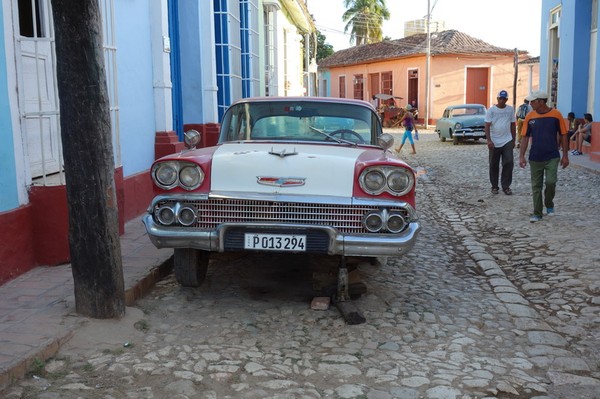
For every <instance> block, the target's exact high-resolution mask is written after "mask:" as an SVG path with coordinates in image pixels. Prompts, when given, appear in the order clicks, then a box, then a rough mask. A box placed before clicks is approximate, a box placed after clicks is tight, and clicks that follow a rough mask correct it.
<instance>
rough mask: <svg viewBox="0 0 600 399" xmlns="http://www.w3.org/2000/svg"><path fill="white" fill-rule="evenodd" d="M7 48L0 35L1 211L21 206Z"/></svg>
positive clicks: (0, 19) (0, 12)
mask: <svg viewBox="0 0 600 399" xmlns="http://www.w3.org/2000/svg"><path fill="white" fill-rule="evenodd" d="M3 12H4V11H3V10H2V7H1V4H0V32H4V15H3ZM6 72H7V71H6V48H5V47H4V36H3V35H0V140H1V142H2V145H1V146H0V187H2V190H0V212H4V211H7V210H10V209H14V208H17V207H18V206H19V199H18V191H17V178H16V173H17V172H16V165H15V146H14V137H13V127H12V120H11V115H10V104H9V101H8V100H9V99H8V82H7V79H6Z"/></svg>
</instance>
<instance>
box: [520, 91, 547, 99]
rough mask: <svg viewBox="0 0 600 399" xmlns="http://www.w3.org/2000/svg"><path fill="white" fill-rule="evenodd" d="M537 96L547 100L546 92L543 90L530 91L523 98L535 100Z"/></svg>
mask: <svg viewBox="0 0 600 399" xmlns="http://www.w3.org/2000/svg"><path fill="white" fill-rule="evenodd" d="M538 98H543V99H544V100H547V99H548V93H546V92H545V91H534V92H533V93H531V94H530V95H528V96H527V97H525V100H527V101H533V100H537V99H538Z"/></svg>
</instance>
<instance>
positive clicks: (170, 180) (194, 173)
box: [152, 161, 204, 190]
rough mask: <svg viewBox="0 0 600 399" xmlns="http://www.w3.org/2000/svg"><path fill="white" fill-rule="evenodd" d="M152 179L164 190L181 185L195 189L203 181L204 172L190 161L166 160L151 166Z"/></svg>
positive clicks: (184, 187) (188, 188) (187, 188)
mask: <svg viewBox="0 0 600 399" xmlns="http://www.w3.org/2000/svg"><path fill="white" fill-rule="evenodd" d="M152 179H153V180H154V183H156V185H157V186H159V187H160V188H162V189H164V190H171V189H173V188H175V187H178V186H179V187H181V188H183V189H185V190H195V189H197V188H198V187H200V185H201V184H202V182H203V181H204V172H203V171H202V169H201V168H200V166H198V165H196V164H194V163H191V162H177V161H167V162H160V163H157V164H155V165H154V166H153V167H152Z"/></svg>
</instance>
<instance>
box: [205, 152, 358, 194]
mask: <svg viewBox="0 0 600 399" xmlns="http://www.w3.org/2000/svg"><path fill="white" fill-rule="evenodd" d="M364 151H365V149H364V148H360V147H349V146H336V145H310V144H298V143H243V144H242V143H225V144H221V145H220V146H219V147H218V149H217V150H216V151H215V152H214V154H213V160H212V167H211V191H213V192H220V191H222V192H236V191H237V192H239V191H249V192H257V193H272V194H300V195H303V194H306V195H331V196H344V197H351V196H352V187H353V184H354V169H355V164H356V162H357V159H358V158H359V157H360V155H361V154H362V153H363V152H364Z"/></svg>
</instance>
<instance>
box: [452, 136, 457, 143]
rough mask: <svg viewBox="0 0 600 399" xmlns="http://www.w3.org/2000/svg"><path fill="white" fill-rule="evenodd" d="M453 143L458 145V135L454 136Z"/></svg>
mask: <svg viewBox="0 0 600 399" xmlns="http://www.w3.org/2000/svg"><path fill="white" fill-rule="evenodd" d="M452 144H454V145H458V137H457V136H454V137H452Z"/></svg>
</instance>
